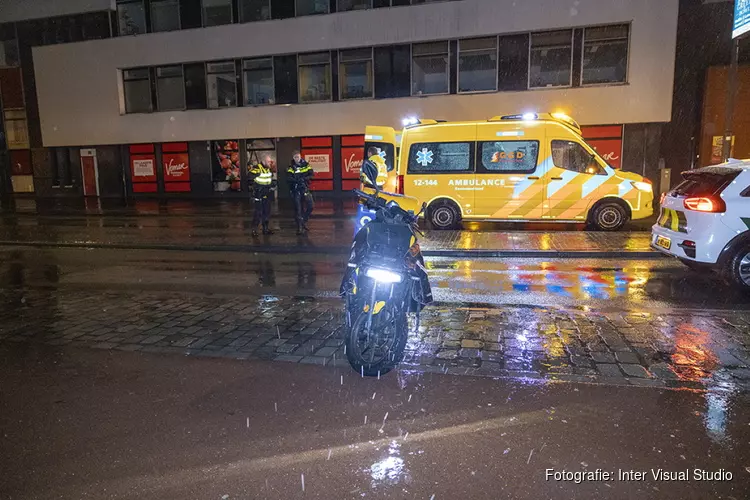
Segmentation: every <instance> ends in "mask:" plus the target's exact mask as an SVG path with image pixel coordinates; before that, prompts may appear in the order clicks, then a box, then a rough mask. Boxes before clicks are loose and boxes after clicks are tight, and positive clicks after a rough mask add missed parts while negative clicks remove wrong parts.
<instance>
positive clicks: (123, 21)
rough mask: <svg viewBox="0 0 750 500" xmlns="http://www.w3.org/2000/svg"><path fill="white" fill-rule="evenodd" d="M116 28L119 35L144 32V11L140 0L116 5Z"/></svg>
mask: <svg viewBox="0 0 750 500" xmlns="http://www.w3.org/2000/svg"><path fill="white" fill-rule="evenodd" d="M117 26H118V28H119V33H120V35H138V34H140V33H145V32H146V9H145V7H144V6H143V2H142V1H141V0H137V1H135V2H120V3H118V4H117Z"/></svg>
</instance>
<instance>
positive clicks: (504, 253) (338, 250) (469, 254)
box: [0, 241, 664, 259]
mask: <svg viewBox="0 0 750 500" xmlns="http://www.w3.org/2000/svg"><path fill="white" fill-rule="evenodd" d="M9 246H21V247H35V248H90V249H102V250H164V251H183V252H184V251H187V252H236V253H262V254H267V253H275V254H285V255H290V254H316V255H317V254H331V255H346V254H348V253H349V248H348V247H315V246H310V247H300V246H270V245H262V246H255V245H170V244H158V243H153V244H149V243H145V244H128V243H99V242H49V241H0V247H9ZM422 254H423V255H424V256H425V257H452V258H472V259H491V258H496V259H499V258H509V257H517V258H524V259H539V258H560V259H596V258H612V257H616V258H627V259H651V258H654V257H664V254H662V253H661V252H658V251H654V250H621V251H614V252H607V251H599V250H581V251H555V250H454V249H446V250H423V251H422Z"/></svg>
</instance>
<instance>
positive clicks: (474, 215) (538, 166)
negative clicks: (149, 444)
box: [365, 113, 654, 231]
mask: <svg viewBox="0 0 750 500" xmlns="http://www.w3.org/2000/svg"><path fill="white" fill-rule="evenodd" d="M404 125H405V126H404V129H403V130H402V131H400V132H398V131H396V130H395V129H393V128H391V127H379V126H368V127H367V129H366V131H365V151H367V149H368V148H369V147H370V146H376V147H377V148H379V150H380V155H381V156H382V157H383V158H384V160H385V162H386V165H387V166H388V170H389V171H391V172H392V174H391V176H390V179H389V182H388V183H387V184H386V186H385V191H390V192H396V193H399V194H405V195H407V196H412V197H414V198H416V199H417V200H418V201H419V203H420V204H421V203H422V202H425V203H426V204H427V211H426V215H425V216H426V218H427V219H428V220H429V221H430V223H431V224H432V225H433V227H435V228H438V229H449V228H454V227H456V226H457V225H458V224H459V223H460V221H461V220H487V221H558V222H578V223H581V222H586V223H588V224H590V225H592V226H594V227H597V228H599V229H601V230H606V231H614V230H617V229H620V228H621V227H622V226H623V225H624V224H625V223H626V222H627V221H628V220H629V219H642V218H645V217H649V216H650V215H651V214H652V213H653V209H654V207H653V203H654V196H653V188H652V185H651V182H650V181H649V180H648V179H646V178H644V177H642V176H640V175H637V174H634V173H631V172H623V171H621V170H615V169H613V168H612V167H611V166H609V165H608V164H607V162H606V161H604V159H602V157H601V156H599V155H598V154H597V153H596V151H595V150H594V149H593V148H591V147H590V146H589V145H588V144H586V142H585V141H584V139H583V137H582V135H581V128H580V126H579V125H578V124H577V123H576V122H575V120H573V119H572V118H570V117H568V116H567V115H564V114H559V113H553V114H548V113H538V114H537V113H525V114H519V115H505V116H496V117H493V118H490V119H489V120H487V121H482V122H445V121H438V120H418V119H416V118H410V119H407V120H405V122H404ZM399 136H400V137H399Z"/></svg>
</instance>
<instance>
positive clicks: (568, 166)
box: [552, 141, 601, 174]
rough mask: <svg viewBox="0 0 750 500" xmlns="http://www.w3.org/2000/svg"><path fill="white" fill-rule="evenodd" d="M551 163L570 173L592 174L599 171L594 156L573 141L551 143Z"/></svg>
mask: <svg viewBox="0 0 750 500" xmlns="http://www.w3.org/2000/svg"><path fill="white" fill-rule="evenodd" d="M552 163H553V164H554V165H555V166H556V167H559V168H564V169H565V170H570V171H572V172H579V173H590V174H592V173H598V172H599V171H600V170H601V169H600V167H599V164H598V163H597V162H596V160H595V159H594V156H593V155H592V154H591V153H589V152H588V151H587V150H586V148H584V147H583V146H581V145H580V144H578V143H577V142H573V141H552ZM589 169H591V170H589Z"/></svg>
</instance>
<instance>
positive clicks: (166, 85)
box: [156, 66, 185, 111]
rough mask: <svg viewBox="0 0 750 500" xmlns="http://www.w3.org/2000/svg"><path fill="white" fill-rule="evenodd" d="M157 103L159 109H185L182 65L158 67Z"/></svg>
mask: <svg viewBox="0 0 750 500" xmlns="http://www.w3.org/2000/svg"><path fill="white" fill-rule="evenodd" d="M156 105H157V109H158V110H159V111H174V110H178V109H185V83H184V82H183V79H182V66H163V67H161V68H156Z"/></svg>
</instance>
